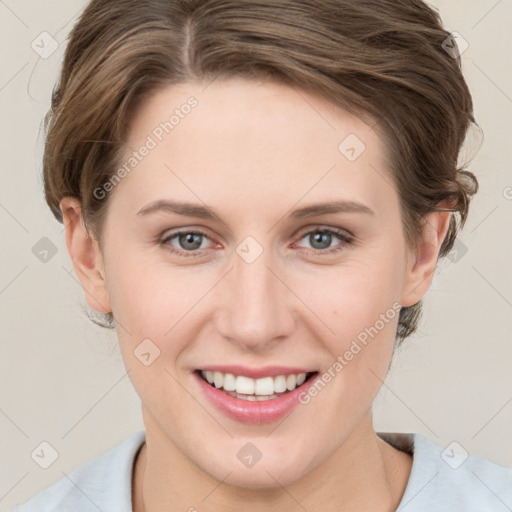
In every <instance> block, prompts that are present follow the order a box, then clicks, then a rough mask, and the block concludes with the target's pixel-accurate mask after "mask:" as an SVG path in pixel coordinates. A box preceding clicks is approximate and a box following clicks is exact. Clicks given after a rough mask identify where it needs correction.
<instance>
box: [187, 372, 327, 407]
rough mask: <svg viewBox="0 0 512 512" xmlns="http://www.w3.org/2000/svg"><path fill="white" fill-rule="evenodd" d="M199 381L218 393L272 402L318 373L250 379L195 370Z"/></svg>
mask: <svg viewBox="0 0 512 512" xmlns="http://www.w3.org/2000/svg"><path fill="white" fill-rule="evenodd" d="M196 373H197V374H198V375H199V377H200V378H201V379H203V380H204V381H205V382H207V383H208V384H210V386H212V387H213V388H216V389H218V390H219V391H224V392H225V393H226V394H228V395H230V396H232V397H235V398H239V399H241V400H248V401H252V402H256V401H258V402H262V401H265V400H273V399H275V398H279V397H281V396H284V395H286V394H287V393H289V392H290V391H293V390H294V389H296V388H298V387H301V386H303V385H304V384H305V383H306V382H308V381H309V380H310V379H311V378H312V377H314V376H315V375H317V374H318V372H308V373H293V374H289V375H276V376H275V377H263V378H260V379H252V378H251V377H246V376H245V375H234V374H232V373H222V372H218V371H215V372H214V371H209V370H196Z"/></svg>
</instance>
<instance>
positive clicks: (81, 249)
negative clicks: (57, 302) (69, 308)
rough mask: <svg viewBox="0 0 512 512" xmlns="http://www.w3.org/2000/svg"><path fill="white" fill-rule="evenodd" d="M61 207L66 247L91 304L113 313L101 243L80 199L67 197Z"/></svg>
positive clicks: (100, 309)
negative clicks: (87, 223) (92, 232)
mask: <svg viewBox="0 0 512 512" xmlns="http://www.w3.org/2000/svg"><path fill="white" fill-rule="evenodd" d="M60 209H61V212H62V217H63V221H64V226H65V229H66V246H67V248H68V252H69V255H70V257H71V261H72V263H73V267H74V269H75V273H76V275H77V277H78V279H79V280H80V283H81V285H82V288H83V289H84V293H85V298H86V300H87V303H88V304H89V306H90V307H91V308H93V309H94V310H95V311H98V312H99V313H104V314H106V313H110V312H111V307H110V302H109V299H108V292H107V288H106V281H105V270H104V265H103V257H102V255H101V251H100V248H99V245H98V242H97V241H96V240H95V239H94V238H93V237H92V236H91V235H90V234H89V233H88V231H87V229H86V227H85V225H84V223H83V218H82V208H81V204H80V201H79V200H78V199H76V198H74V197H64V198H63V199H62V200H61V202H60Z"/></svg>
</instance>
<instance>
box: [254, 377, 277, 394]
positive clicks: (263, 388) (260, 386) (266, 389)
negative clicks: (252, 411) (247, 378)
mask: <svg viewBox="0 0 512 512" xmlns="http://www.w3.org/2000/svg"><path fill="white" fill-rule="evenodd" d="M273 392H274V379H273V378H272V377H265V378H263V379H256V380H255V381H254V394H255V395H271V394H272V393H273Z"/></svg>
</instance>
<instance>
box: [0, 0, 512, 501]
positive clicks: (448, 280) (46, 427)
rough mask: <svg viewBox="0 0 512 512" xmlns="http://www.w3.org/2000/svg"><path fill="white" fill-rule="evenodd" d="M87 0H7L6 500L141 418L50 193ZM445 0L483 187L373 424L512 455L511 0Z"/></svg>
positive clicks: (2, 195) (38, 485) (0, 486)
mask: <svg viewBox="0 0 512 512" xmlns="http://www.w3.org/2000/svg"><path fill="white" fill-rule="evenodd" d="M84 5H85V2H84V1H81V0H47V1H44V2H41V1H36V0H17V1H15V0H3V1H0V42H1V47H2V57H1V66H0V106H1V113H2V115H1V122H0V130H1V131H0V148H1V152H0V155H1V157H2V158H1V166H2V171H1V172H2V175H1V187H0V225H1V233H2V265H1V266H0V315H1V324H0V325H1V327H2V336H1V338H2V339H1V356H0V375H1V386H0V439H1V452H0V453H1V458H0V509H2V510H6V509H8V508H10V507H11V506H13V505H14V503H16V502H19V501H23V500H25V499H27V498H28V497H29V496H31V495H32V494H34V493H35V492H37V491H39V490H41V489H43V488H45V487H47V486H48V485H50V484H51V483H53V482H55V481H57V480H58V479H60V478H62V477H63V476H64V474H69V472H70V471H71V470H72V469H73V468H75V467H77V466H78V465H80V464H82V463H84V462H85V461H87V460H89V459H91V458H92V457H94V456H96V455H97V454H99V453H101V452H103V451H105V450H107V449H109V448H111V447H113V446H114V445H116V444H117V443H119V442H120V441H121V440H123V439H124V438H126V437H127V436H129V435H130V434H131V433H132V432H135V431H136V430H139V429H142V428H143V424H142V420H141V415H140V402H139V400H138V397H137V395H136V394H135V392H134V391H133V389H132V388H131V384H130V382H129V379H128V377H127V376H126V372H125V370H124V366H123V363H122V360H121V358H120V355H119V352H118V350H117V345H116V338H115V335H114V334H108V333H106V332H104V331H102V330H101V329H100V328H99V327H96V326H95V325H94V324H92V323H91V322H90V321H89V320H88V319H87V318H86V316H85V314H84V313H83V312H82V309H81V305H84V304H85V300H84V297H83V292H82V289H81V287H80V285H79V283H78V281H77V279H76V277H75V274H74V272H73V271H72V266H71V262H70V259H69V256H68V254H67V251H66V247H65V243H64V235H63V231H62V226H61V225H60V224H58V223H57V222H56V221H55V220H54V219H53V217H52V216H51V214H50V212H49V210H48V208H47V207H46V204H45V202H44V199H43V193H42V182H41V177H40V172H41V153H42V140H41V133H40V125H41V120H42V118H43V115H44V114H45V112H46V110H47V108H48V106H49V100H50V94H51V90H52V86H53V83H54V81H55V80H56V77H57V71H58V67H59V63H60V60H61V57H62V53H63V50H64V44H65V39H66V36H67V33H68V31H69V29H70V28H71V26H72V25H73V23H74V21H75V19H76V15H77V14H78V13H79V11H80V10H81V9H82V8H83V6H84ZM434 5H436V6H438V7H439V8H440V12H441V15H442V17H443V19H444V20H445V25H446V27H447V28H448V29H449V30H450V31H456V32H458V33H460V34H461V35H462V36H463V38H464V39H465V40H466V41H467V42H468V44H469V47H468V49H467V50H466V51H465V52H464V53H463V62H464V72H465V75H466V77H467V81H468V83H469V86H470V88H471V90H472V93H473V97H474V101H475V111H476V112H475V113H476V118H477V121H478V122H479V124H480V126H481V127H482V129H483V131H484V133H485V138H484V141H483V145H482V147H481V149H480V151H479V153H478V155H477V157H476V158H475V159H474V160H473V162H472V164H471V166H470V169H471V170H473V171H474V172H476V173H477V176H478V178H479V180H480V184H481V191H480V192H479V194H478V197H477V199H475V201H474V203H473V209H472V211H471V215H470V217H469V220H468V223H467V225H466V227H465V229H464V231H463V232H462V234H461V236H460V241H461V244H463V245H461V244H459V252H458V254H457V257H458V258H460V259H458V261H457V258H456V257H455V254H452V255H451V257H452V260H454V261H451V260H450V259H446V260H445V261H444V262H443V263H442V265H441V266H440V271H439V272H438V275H437V276H436V279H435V283H434V286H433V288H432V290H431V291H430V292H429V295H428V297H427V299H426V305H425V316H424V321H423V323H422V326H421V330H420V331H421V332H420V333H419V334H418V335H416V336H414V337H413V338H411V339H409V340H408V342H407V343H406V345H405V346H404V348H403V350H401V352H400V353H399V354H398V357H397V358H396V360H395V363H394V365H393V368H392V371H391V372H390V374H389V376H388V379H387V381H386V383H385V385H384V386H383V388H382V390H381V393H380V394H379V396H378V398H377V401H376V404H375V427H376V429H377V430H378V431H403V432H421V433H423V434H424V435H426V436H427V437H428V438H429V439H431V440H432V441H433V442H435V443H437V444H438V445H439V446H442V447H445V446H447V445H448V444H449V443H451V442H452V441H454V440H456V441H457V442H458V443H460V445H461V446H462V447H464V449H465V450H467V451H468V452H469V453H470V454H471V455H479V456H483V457H486V458H490V459H491V460H493V461H495V462H497V463H499V464H502V465H509V466H512V440H511V434H510V432H511V431H512V372H511V361H512V343H511V334H510V329H511V327H512V323H511V313H512V272H511V271H510V262H511V261H512V237H511V225H512V172H511V162H512V154H511V148H512V144H511V143H510V140H511V131H512V130H511V127H512V73H511V69H510V52H511V50H512V35H511V34H512V33H511V31H510V20H511V19H512V1H511V0H501V1H496V0H471V1H470V0H437V1H436V2H434ZM43 31H47V32H49V33H50V34H51V35H52V36H53V37H54V38H55V39H56V40H57V41H58V42H59V43H60V45H59V48H58V49H57V51H55V53H54V54H53V55H51V56H50V57H49V58H47V59H43V58H39V55H38V54H37V53H36V52H35V51H34V50H33V49H32V47H31V42H32V41H33V40H36V43H37V41H40V39H38V36H39V34H41V32H43ZM475 145H476V146H477V147H478V146H479V140H478V137H475V138H474V142H473V147H474V146H475ZM473 153H474V151H473ZM43 237H47V238H48V239H50V240H51V242H52V243H53V244H54V245H55V246H56V250H57V253H56V254H55V255H54V256H53V257H52V258H51V259H49V261H47V262H46V263H43V262H41V261H40V260H39V259H38V258H37V257H36V256H35V255H34V254H33V252H32V248H33V247H34V246H35V244H36V243H38V242H39V241H40V240H41V239H42V238H43ZM465 250H467V252H465ZM464 252H465V253H464ZM461 255H462V257H461ZM43 441H46V442H49V443H50V444H51V445H52V446H53V447H54V448H55V449H56V450H57V452H58V454H59V457H58V458H57V460H56V461H55V463H54V464H53V465H51V466H50V467H49V468H48V469H46V470H44V469H42V468H40V467H39V466H38V465H37V464H36V463H35V462H34V460H32V458H31V453H32V452H33V451H34V449H35V448H36V447H38V446H39V444H40V443H41V442H43Z"/></svg>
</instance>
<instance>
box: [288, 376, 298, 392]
mask: <svg viewBox="0 0 512 512" xmlns="http://www.w3.org/2000/svg"><path fill="white" fill-rule="evenodd" d="M296 385H297V377H295V375H288V377H286V389H287V390H288V391H291V390H292V389H295V386H296Z"/></svg>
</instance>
